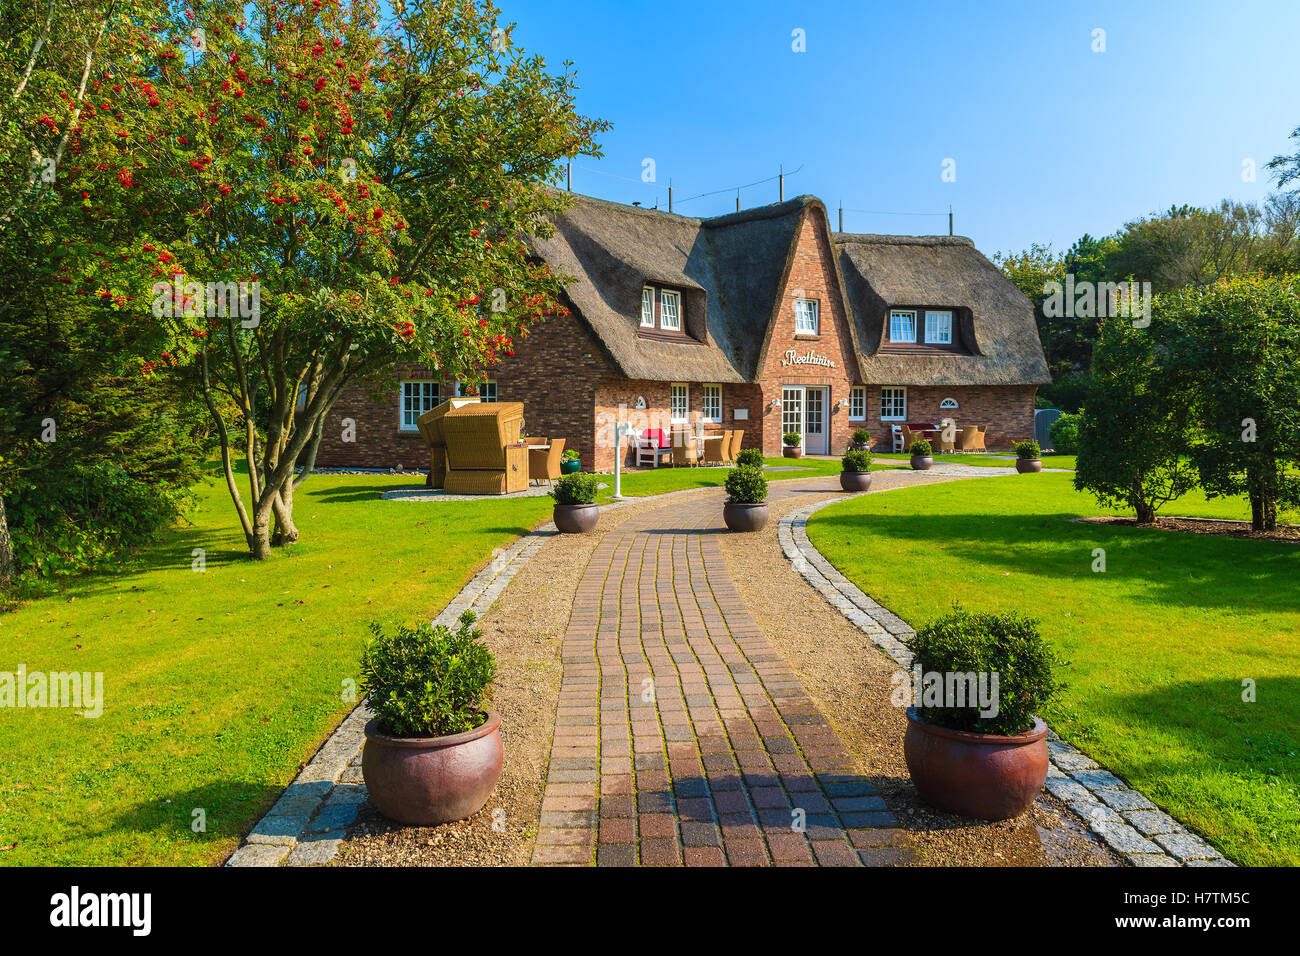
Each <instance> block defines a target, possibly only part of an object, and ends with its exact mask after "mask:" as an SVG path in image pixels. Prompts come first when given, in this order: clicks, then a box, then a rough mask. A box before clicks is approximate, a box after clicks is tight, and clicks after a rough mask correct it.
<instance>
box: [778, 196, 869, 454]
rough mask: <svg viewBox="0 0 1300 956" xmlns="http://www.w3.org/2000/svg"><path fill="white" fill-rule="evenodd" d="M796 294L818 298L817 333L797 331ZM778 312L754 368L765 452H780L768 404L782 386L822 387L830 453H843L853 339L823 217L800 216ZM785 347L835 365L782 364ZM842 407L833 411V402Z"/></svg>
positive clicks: (850, 425) (848, 431) (851, 425)
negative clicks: (762, 356)
mask: <svg viewBox="0 0 1300 956" xmlns="http://www.w3.org/2000/svg"><path fill="white" fill-rule="evenodd" d="M797 298H808V299H817V300H818V303H819V305H818V326H819V328H818V335H816V336H807V335H799V336H796V335H795V331H794V302H795V299H797ZM780 302H781V305H780V311H779V313H778V315H777V318H776V321H775V322H774V323H773V327H772V337H771V339H770V340H769V342H768V346H767V355H766V358H765V361H764V363H763V367H762V368H761V369H759V371H758V380H759V384H760V385H761V386H762V398H763V399H764V400H765V401H764V402H763V405H762V442H763V451H764V452H765V453H766V454H768V455H780V454H781V433H782V428H781V409H779V408H772V407H771V402H772V400H773V399H777V400H779V399H780V398H781V389H782V387H783V386H786V385H807V386H826V387H828V388H829V389H830V392H829V394H828V396H827V399H828V400H827V403H826V409H825V410H826V416H825V421H826V423H827V426H828V427H829V431H830V449H829V451H830V453H831V454H832V455H837V454H841V453H843V451H844V449H845V447H846V446H847V445H848V444H849V442H850V440H851V436H852V434H853V430H854V429H855V428H857V427H858V426H859V424H860V423H858V422H849V406H848V400H849V388H850V387H851V386H852V385H853V382H854V379H855V377H856V376H857V362H856V360H855V359H854V357H853V339H852V338H851V336H850V334H849V328H848V323H847V322H846V320H845V315H844V305H843V297H842V295H841V293H840V289H839V285H838V278H837V276H836V273H835V267H834V254H833V252H832V250H831V245H830V237H829V235H828V234H827V232H826V227H825V223H824V222H823V220H822V217H821V216H820V215H818V214H816V213H815V212H812V211H810V212H809V213H807V214H806V215H805V217H804V220H803V224H802V227H801V228H800V231H799V237H798V239H797V240H796V246H795V252H794V260H793V262H792V264H791V267H790V275H789V277H788V278H787V280H786V284H785V287H784V288H783V289H782V290H781V299H780ZM787 349H795V350H796V351H797V352H798V353H799V354H800V355H802V354H804V353H805V352H808V351H810V350H811V351H815V352H816V353H817V354H818V355H819V356H825V357H826V358H828V359H830V360H831V361H832V362H834V363H835V366H834V367H833V368H828V367H826V366H820V365H783V364H781V363H782V360H783V359H784V358H785V353H786V350H787ZM841 401H843V402H844V407H843V408H841V409H839V410H838V411H836V410H835V406H836V404H838V403H839V402H841Z"/></svg>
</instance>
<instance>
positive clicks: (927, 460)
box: [912, 455, 934, 471]
mask: <svg viewBox="0 0 1300 956" xmlns="http://www.w3.org/2000/svg"><path fill="white" fill-rule="evenodd" d="M933 467H934V458H933V457H932V456H930V455H913V456H912V468H913V469H915V470H916V471H929V470H930V469H931V468H933Z"/></svg>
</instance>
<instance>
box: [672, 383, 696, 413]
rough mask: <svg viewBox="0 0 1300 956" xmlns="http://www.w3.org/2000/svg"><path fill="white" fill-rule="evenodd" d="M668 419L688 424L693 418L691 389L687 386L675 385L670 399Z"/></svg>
mask: <svg viewBox="0 0 1300 956" xmlns="http://www.w3.org/2000/svg"><path fill="white" fill-rule="evenodd" d="M668 417H669V419H670V420H672V421H674V422H686V421H690V418H691V396H690V389H689V388H687V386H685V385H679V384H677V383H674V384H673V385H672V386H671V391H670V393H669V397H668Z"/></svg>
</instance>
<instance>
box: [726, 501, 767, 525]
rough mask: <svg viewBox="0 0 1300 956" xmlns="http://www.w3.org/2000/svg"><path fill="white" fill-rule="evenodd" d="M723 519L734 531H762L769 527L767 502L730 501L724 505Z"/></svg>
mask: <svg viewBox="0 0 1300 956" xmlns="http://www.w3.org/2000/svg"><path fill="white" fill-rule="evenodd" d="M722 520H723V521H725V522H726V523H727V527H728V528H730V529H731V530H732V531H762V530H763V529H764V528H766V527H767V502H766V501H760V502H758V503H757V504H752V505H747V504H741V503H739V502H736V501H728V502H727V503H726V504H724V505H723V506H722Z"/></svg>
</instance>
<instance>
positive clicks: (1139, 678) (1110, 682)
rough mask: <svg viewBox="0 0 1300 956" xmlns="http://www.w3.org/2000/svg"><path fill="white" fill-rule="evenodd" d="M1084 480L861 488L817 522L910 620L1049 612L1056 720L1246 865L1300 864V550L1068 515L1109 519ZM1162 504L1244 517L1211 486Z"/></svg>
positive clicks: (849, 566)
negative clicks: (955, 606) (951, 608)
mask: <svg viewBox="0 0 1300 956" xmlns="http://www.w3.org/2000/svg"><path fill="white" fill-rule="evenodd" d="M1071 477H1072V476H1070V475H1060V474H1048V475H1023V476H1012V477H1003V478H988V479H976V480H970V481H962V482H953V483H947V484H940V485H931V486H927V487H918V488H909V489H903V490H898V491H892V492H890V493H888V494H881V495H867V496H861V497H858V498H855V499H852V500H850V501H847V502H844V503H841V504H838V505H832V506H831V507H829V508H826V509H824V510H823V511H821V512H818V513H817V515H815V516H814V518H813V519H812V521H811V522H810V523H809V526H808V531H809V534H810V536H811V538H812V540H813V542H814V543H815V544H816V545H817V547H818V548H819V549H820V550H821V551H822V553H823V554H825V555H826V556H827V558H828V559H829V560H830V561H831V562H832V563H833V564H835V565H836V566H837V567H838V568H840V569H841V570H842V571H843V572H844V573H845V574H846V575H847V576H848V577H850V578H851V579H853V580H854V581H855V582H856V583H858V584H859V585H860V586H861V587H862V588H863V590H864V591H866V592H867V593H868V594H870V595H872V597H874V598H876V599H877V600H878V601H880V602H881V603H882V604H884V605H885V606H887V607H889V608H890V609H892V610H894V611H895V612H897V613H898V614H900V615H901V616H902V617H903V618H905V619H907V620H908V621H910V622H912V623H913V624H920V623H923V622H925V621H926V620H928V619H929V618H930V617H932V616H934V615H936V614H938V613H941V612H942V611H944V610H945V609H946V608H947V606H948V605H949V604H950V602H952V601H953V600H960V601H961V602H962V603H963V604H964V605H965V606H966V607H968V608H970V609H973V610H994V611H1000V610H1013V609H1018V610H1024V611H1026V612H1028V613H1031V614H1032V615H1033V616H1035V617H1037V618H1039V619H1040V621H1041V622H1042V629H1043V633H1044V634H1045V635H1046V636H1047V637H1048V638H1049V640H1050V641H1051V642H1052V643H1053V644H1054V645H1055V646H1056V647H1057V648H1058V649H1059V650H1060V652H1061V653H1062V655H1063V656H1064V657H1066V658H1067V659H1068V660H1070V661H1071V662H1072V663H1071V664H1070V666H1068V667H1067V668H1065V669H1064V671H1063V673H1062V675H1061V676H1062V678H1063V679H1064V681H1065V682H1066V684H1067V685H1068V686H1067V689H1066V691H1065V693H1064V695H1063V697H1062V699H1061V700H1060V702H1059V703H1057V704H1054V705H1052V706H1051V707H1050V708H1049V709H1048V711H1047V713H1046V714H1045V715H1044V716H1045V717H1046V718H1047V719H1048V720H1049V721H1050V722H1051V724H1052V726H1053V727H1054V729H1056V730H1057V731H1058V732H1059V733H1060V734H1061V735H1062V736H1063V737H1064V738H1066V739H1067V740H1069V741H1070V742H1072V743H1074V744H1075V745H1076V746H1078V747H1080V748H1081V749H1083V750H1085V751H1086V752H1088V753H1089V754H1091V755H1092V756H1093V757H1095V758H1096V759H1098V760H1099V761H1101V762H1102V763H1104V764H1105V765H1106V766H1108V767H1110V768H1111V769H1112V770H1114V771H1115V772H1116V773H1118V774H1120V776H1122V777H1124V778H1125V779H1127V780H1128V781H1129V782H1130V783H1131V784H1133V785H1134V786H1136V787H1138V788H1139V789H1141V790H1142V791H1143V792H1144V793H1146V794H1147V795H1148V796H1149V797H1150V798H1151V799H1152V800H1154V801H1155V802H1156V803H1157V804H1159V805H1160V806H1161V807H1163V808H1164V809H1166V810H1168V811H1169V812H1170V813H1172V814H1173V815H1174V816H1175V817H1177V818H1178V819H1179V820H1182V821H1184V822H1185V823H1188V824H1190V825H1191V826H1193V827H1194V828H1196V829H1197V830H1199V831H1201V832H1202V833H1204V834H1205V835H1206V836H1208V837H1209V838H1210V839H1211V840H1212V841H1214V842H1215V843H1216V844H1217V845H1218V846H1219V847H1220V848H1221V849H1222V850H1223V852H1224V853H1225V854H1227V855H1228V856H1229V857H1231V858H1233V859H1234V860H1236V861H1238V862H1240V863H1245V864H1255V865H1268V864H1284V865H1297V864H1300V546H1296V545H1292V544H1282V543H1274V542H1262V541H1251V540H1239V539H1233V538H1225V537H1216V536H1210V535H1187V534H1180V533H1173V532H1167V531H1158V530H1154V529H1152V530H1139V529H1136V528H1133V527H1116V526H1109V527H1108V526H1097V525H1084V524H1079V523H1077V522H1071V521H1069V520H1067V519H1068V518H1070V517H1073V516H1079V515H1094V514H1101V513H1106V512H1105V510H1104V509H1101V508H1098V507H1097V506H1096V504H1095V502H1094V501H1093V499H1092V498H1091V497H1090V496H1087V495H1084V494H1081V493H1079V492H1076V491H1074V489H1073V487H1072V486H1071ZM1166 510H1167V511H1168V512H1169V513H1170V514H1182V515H1199V516H1204V517H1224V518H1242V517H1245V516H1246V514H1247V507H1246V504H1245V502H1244V500H1242V499H1233V500H1229V501H1224V500H1219V501H1213V502H1208V501H1206V500H1205V499H1204V498H1203V497H1200V496H1199V495H1194V496H1188V497H1187V498H1184V499H1182V500H1180V501H1177V502H1175V503H1174V504H1173V505H1170V506H1169V507H1168V508H1167V509H1166ZM1096 548H1102V549H1104V550H1105V559H1106V570H1105V572H1104V573H1096V572H1094V571H1093V570H1092V566H1093V562H1094V549H1096ZM1247 679H1249V680H1253V681H1254V682H1255V686H1256V692H1257V702H1255V703H1245V702H1243V700H1242V688H1243V683H1242V682H1243V680H1247Z"/></svg>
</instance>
